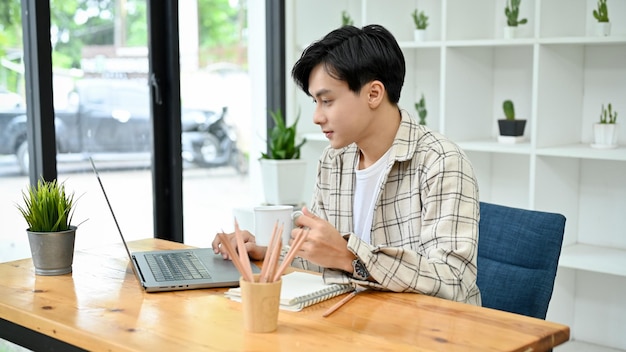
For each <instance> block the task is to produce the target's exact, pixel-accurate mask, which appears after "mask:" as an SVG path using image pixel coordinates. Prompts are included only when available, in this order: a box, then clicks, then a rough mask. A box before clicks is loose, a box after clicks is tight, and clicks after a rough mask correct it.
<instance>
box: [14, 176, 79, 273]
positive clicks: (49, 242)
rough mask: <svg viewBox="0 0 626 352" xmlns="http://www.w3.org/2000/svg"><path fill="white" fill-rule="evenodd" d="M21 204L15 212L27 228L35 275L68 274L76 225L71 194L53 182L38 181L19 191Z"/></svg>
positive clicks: (56, 182) (72, 256)
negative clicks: (24, 221) (73, 220)
mask: <svg viewBox="0 0 626 352" xmlns="http://www.w3.org/2000/svg"><path fill="white" fill-rule="evenodd" d="M22 198H23V200H24V204H23V205H18V206H17V207H18V209H19V211H20V213H21V214H22V216H23V217H24V220H26V223H27V224H28V228H27V229H26V233H27V234H28V242H29V244H30V251H31V255H32V258H33V264H34V266H35V274H37V275H63V274H67V273H70V272H72V262H73V259H74V240H75V236H76V229H77V226H73V225H71V222H72V217H73V215H74V205H75V202H74V193H68V192H66V191H65V184H64V183H59V182H58V181H57V180H56V179H55V180H52V181H44V180H43V179H40V180H39V181H37V184H36V185H30V186H29V187H28V188H27V190H26V191H22Z"/></svg>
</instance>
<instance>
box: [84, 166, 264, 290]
mask: <svg viewBox="0 0 626 352" xmlns="http://www.w3.org/2000/svg"><path fill="white" fill-rule="evenodd" d="M89 161H90V162H91V167H92V168H93V171H94V173H95V174H96V177H97V178H98V183H99V184H100V188H101V189H102V193H103V194H104V199H105V200H106V202H107V205H108V206H109V210H110V211H111V215H112V216H113V221H115V226H117V231H118V232H119V234H120V237H121V239H122V243H124V248H125V249H126V253H127V254H128V258H129V259H130V262H131V263H132V267H133V272H134V273H135V276H136V277H137V279H138V280H139V282H140V283H141V286H142V287H143V288H144V289H145V290H146V292H166V291H178V290H191V289H199V288H215V287H237V286H239V277H240V276H241V274H240V273H239V271H238V270H237V268H236V267H235V265H234V264H233V262H232V261H230V260H225V259H224V258H222V256H221V255H219V254H215V253H213V249H211V248H190V249H171V250H162V251H146V252H132V253H131V251H130V250H129V249H128V245H127V244H126V240H125V239H124V235H123V234H122V229H121V228H120V225H119V223H118V221H117V218H116V216H115V212H114V211H113V207H112V206H111V203H110V202H109V197H108V196H107V193H106V191H105V189H104V185H103V184H102V180H101V179H100V174H99V173H98V169H97V168H96V164H95V163H94V161H93V159H92V158H91V157H89ZM251 266H252V272H253V273H259V272H260V270H259V268H258V267H257V266H256V265H254V263H251Z"/></svg>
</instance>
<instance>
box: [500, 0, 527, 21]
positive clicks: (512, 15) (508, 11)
mask: <svg viewBox="0 0 626 352" xmlns="http://www.w3.org/2000/svg"><path fill="white" fill-rule="evenodd" d="M521 2H522V0H508V1H507V5H506V8H505V9H504V14H505V15H506V24H507V25H508V26H509V27H517V26H518V25H520V24H526V23H527V22H528V20H526V19H525V18H523V19H521V20H518V18H519V5H520V3H521Z"/></svg>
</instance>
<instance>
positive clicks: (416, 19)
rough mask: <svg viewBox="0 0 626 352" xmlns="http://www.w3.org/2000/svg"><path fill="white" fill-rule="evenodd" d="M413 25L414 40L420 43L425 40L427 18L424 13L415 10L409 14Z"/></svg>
mask: <svg viewBox="0 0 626 352" xmlns="http://www.w3.org/2000/svg"><path fill="white" fill-rule="evenodd" d="M411 16H413V23H414V24H415V32H414V38H415V41H416V42H422V41H424V39H426V28H427V27H428V16H426V14H424V11H421V12H418V11H417V9H415V11H413V13H412V14H411Z"/></svg>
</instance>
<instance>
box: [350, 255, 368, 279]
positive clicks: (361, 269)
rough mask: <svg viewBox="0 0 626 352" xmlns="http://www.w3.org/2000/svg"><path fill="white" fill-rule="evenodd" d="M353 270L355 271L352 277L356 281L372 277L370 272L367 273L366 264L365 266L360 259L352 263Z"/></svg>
mask: <svg viewBox="0 0 626 352" xmlns="http://www.w3.org/2000/svg"><path fill="white" fill-rule="evenodd" d="M352 268H353V269H354V271H353V272H352V277H354V278H355V279H357V280H367V278H368V277H370V272H369V271H367V268H366V267H365V264H363V262H362V261H361V260H360V259H359V258H356V259H355V260H353V261H352Z"/></svg>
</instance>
